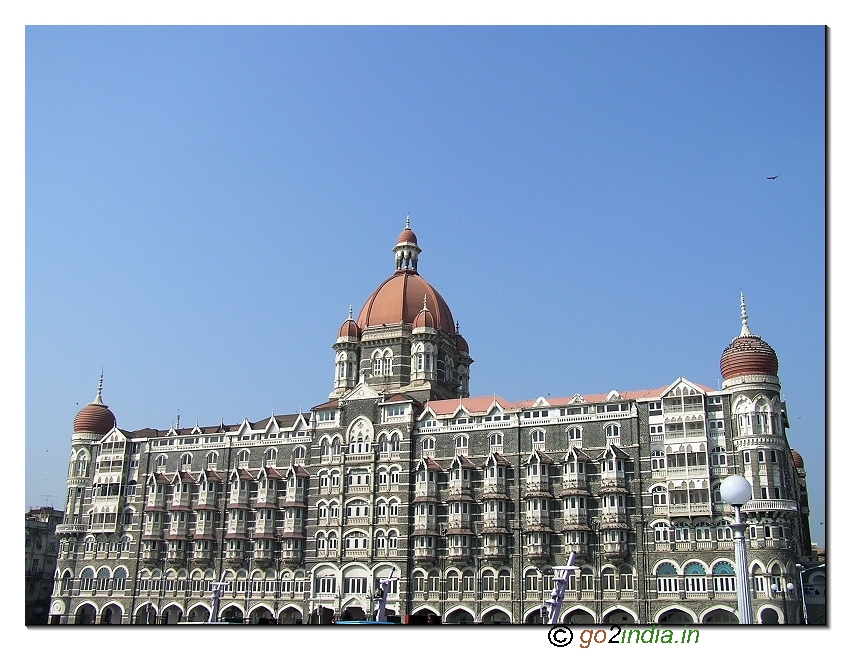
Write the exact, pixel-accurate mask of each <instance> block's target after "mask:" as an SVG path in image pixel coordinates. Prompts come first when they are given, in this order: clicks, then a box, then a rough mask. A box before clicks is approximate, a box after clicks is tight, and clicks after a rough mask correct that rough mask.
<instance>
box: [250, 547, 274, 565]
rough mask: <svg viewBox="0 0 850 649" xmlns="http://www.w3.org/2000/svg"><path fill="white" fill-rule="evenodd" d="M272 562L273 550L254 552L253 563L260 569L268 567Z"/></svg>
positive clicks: (257, 550) (260, 549) (262, 549)
mask: <svg viewBox="0 0 850 649" xmlns="http://www.w3.org/2000/svg"><path fill="white" fill-rule="evenodd" d="M272 561H274V550H272V549H266V548H257V549H256V550H254V563H256V564H257V565H259V566H260V567H262V568H265V567H266V566H268V565H270V564H271V562H272Z"/></svg>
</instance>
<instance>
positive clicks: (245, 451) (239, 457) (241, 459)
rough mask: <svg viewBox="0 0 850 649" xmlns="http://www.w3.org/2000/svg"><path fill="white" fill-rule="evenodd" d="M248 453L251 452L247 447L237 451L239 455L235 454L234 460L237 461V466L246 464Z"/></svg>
mask: <svg viewBox="0 0 850 649" xmlns="http://www.w3.org/2000/svg"><path fill="white" fill-rule="evenodd" d="M250 455H251V454H250V453H249V452H248V449H243V450H241V451H239V455H237V456H236V461H237V462H238V463H239V466H246V465H247V464H248V458H249V457H250Z"/></svg>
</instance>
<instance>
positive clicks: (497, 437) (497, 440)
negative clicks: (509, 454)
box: [490, 433, 504, 446]
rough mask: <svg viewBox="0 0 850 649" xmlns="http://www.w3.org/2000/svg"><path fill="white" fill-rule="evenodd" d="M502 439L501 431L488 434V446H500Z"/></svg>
mask: <svg viewBox="0 0 850 649" xmlns="http://www.w3.org/2000/svg"><path fill="white" fill-rule="evenodd" d="M503 440H504V437H503V436H502V433H493V434H492V435H490V446H501V445H502V442H503Z"/></svg>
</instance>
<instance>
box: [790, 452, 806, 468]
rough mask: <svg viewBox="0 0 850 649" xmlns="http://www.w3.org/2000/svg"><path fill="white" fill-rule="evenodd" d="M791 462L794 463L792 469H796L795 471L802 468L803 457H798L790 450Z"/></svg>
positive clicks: (797, 454)
mask: <svg viewBox="0 0 850 649" xmlns="http://www.w3.org/2000/svg"><path fill="white" fill-rule="evenodd" d="M791 461H792V462H793V463H794V468H797V469H802V468H803V456H802V455H800V454H799V453H798V452H797V451H795V450H794V449H793V448H792V449H791Z"/></svg>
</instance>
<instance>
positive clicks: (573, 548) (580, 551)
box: [564, 543, 588, 557]
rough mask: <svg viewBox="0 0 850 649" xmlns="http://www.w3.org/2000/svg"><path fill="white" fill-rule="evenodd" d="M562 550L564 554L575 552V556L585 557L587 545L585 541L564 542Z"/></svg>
mask: <svg viewBox="0 0 850 649" xmlns="http://www.w3.org/2000/svg"><path fill="white" fill-rule="evenodd" d="M564 552H565V553H566V554H569V553H570V552H575V553H576V556H577V557H586V556H587V553H588V545H587V543H564Z"/></svg>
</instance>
